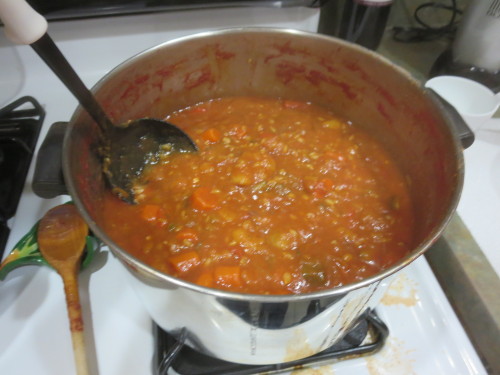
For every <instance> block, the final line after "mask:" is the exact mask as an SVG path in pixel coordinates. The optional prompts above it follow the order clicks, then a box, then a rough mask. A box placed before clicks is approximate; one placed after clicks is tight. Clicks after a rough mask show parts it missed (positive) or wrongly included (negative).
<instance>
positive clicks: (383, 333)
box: [154, 310, 389, 375]
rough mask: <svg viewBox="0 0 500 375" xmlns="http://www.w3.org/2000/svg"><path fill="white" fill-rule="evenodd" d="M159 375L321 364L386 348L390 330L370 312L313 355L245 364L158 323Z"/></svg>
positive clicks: (241, 373) (235, 374)
mask: <svg viewBox="0 0 500 375" xmlns="http://www.w3.org/2000/svg"><path fill="white" fill-rule="evenodd" d="M154 330H155V332H154V333H155V341H156V353H155V369H156V375H167V374H170V373H171V372H170V371H169V370H170V369H172V370H173V371H175V373H177V374H179V375H254V374H264V373H265V374H276V373H280V372H285V371H290V370H296V369H301V368H307V367H312V366H320V365H325V364H328V363H333V362H335V361H339V360H342V359H344V358H346V357H350V356H355V355H363V354H369V353H375V352H377V351H378V350H380V349H381V348H382V346H383V345H384V343H385V340H386V338H387V336H388V334H389V330H388V328H387V326H386V325H385V324H384V322H383V321H381V320H380V318H379V317H378V316H377V314H376V313H375V312H374V311H373V310H371V311H368V312H366V313H365V314H364V315H363V317H362V318H361V319H360V321H359V322H358V323H357V324H356V325H355V326H354V328H353V329H352V330H351V331H350V332H348V333H347V335H345V336H344V338H343V339H342V340H341V341H340V342H338V343H336V344H335V345H333V346H332V347H330V348H328V349H326V350H324V351H322V352H320V353H318V354H316V355H313V356H311V357H308V358H305V359H302V360H298V361H293V362H287V363H280V364H274V365H256V366H254V365H242V364H237V363H231V362H226V361H222V360H219V359H216V358H212V357H210V356H207V355H204V354H201V353H199V352H197V351H195V350H193V349H191V348H190V347H188V346H183V341H184V340H185V333H184V334H183V333H181V335H180V338H179V340H176V339H175V338H174V337H173V336H171V335H169V334H168V333H166V332H165V331H163V330H162V329H161V328H159V327H158V326H156V325H155V327H154Z"/></svg>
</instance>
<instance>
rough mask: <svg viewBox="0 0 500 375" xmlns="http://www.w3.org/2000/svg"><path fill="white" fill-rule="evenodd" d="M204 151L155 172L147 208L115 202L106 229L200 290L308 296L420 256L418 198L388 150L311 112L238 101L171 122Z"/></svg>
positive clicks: (143, 194) (141, 196) (147, 176)
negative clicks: (415, 231) (414, 204)
mask: <svg viewBox="0 0 500 375" xmlns="http://www.w3.org/2000/svg"><path fill="white" fill-rule="evenodd" d="M168 120H169V121H170V122H172V123H174V124H176V125H178V126H179V127H180V128H182V129H183V130H185V131H186V132H187V133H188V134H189V135H190V136H191V137H192V138H193V139H194V141H195V142H196V144H197V145H198V146H199V152H197V153H189V154H172V155H170V156H168V157H166V158H164V159H163V160H162V162H160V163H158V164H156V165H151V166H148V168H147V170H146V171H145V172H144V173H143V176H142V178H141V180H140V181H137V185H136V188H135V189H136V197H137V201H138V204H136V205H129V204H127V203H124V202H122V201H120V200H119V199H118V198H116V197H114V196H112V195H111V194H110V195H109V197H107V199H106V200H105V205H104V215H105V225H104V227H105V230H106V232H107V233H108V234H109V235H110V236H111V238H113V240H114V241H116V243H117V244H119V245H120V246H121V247H123V248H124V249H126V250H127V251H128V252H129V253H130V254H132V255H133V256H135V257H137V258H138V259H140V260H141V261H143V262H144V263H146V264H148V265H150V266H152V267H154V268H156V269H158V270H160V271H163V272H165V273H168V274H170V275H173V276H176V277H179V278H181V279H184V280H187V281H190V282H193V283H197V284H199V285H203V286H207V287H214V288H219V289H224V290H230V291H236V292H243V293H255V294H289V293H307V292H312V291H317V290H321V289H326V288H332V287H335V286H340V285H343V284H347V283H351V282H355V281H358V280H361V279H364V278H366V277H368V276H371V275H374V274H376V273H377V272H379V271H380V270H382V269H384V268H387V267H389V266H391V265H392V264H394V263H395V262H397V261H398V260H399V259H401V258H402V257H403V256H404V255H405V254H407V253H408V252H409V250H410V247H411V237H412V230H411V228H412V213H411V202H410V197H409V192H408V188H407V185H406V182H405V179H404V177H403V175H402V174H401V173H400V171H399V170H398V168H397V166H396V165H395V163H394V162H393V161H392V160H391V158H390V157H389V155H388V153H387V152H385V151H384V149H383V147H382V146H381V145H379V144H378V143H377V142H375V141H374V140H373V139H372V138H370V137H369V136H368V135H367V134H365V133H364V132H362V131H360V130H359V129H358V128H357V127H356V126H354V125H353V124H351V123H349V122H347V121H343V120H341V119H339V118H337V117H336V116H335V115H333V114H332V113H330V112H329V111H328V110H326V109H324V108H321V107H318V106H315V105H313V104H310V103H305V102H295V101H287V100H279V99H267V98H255V97H233V98H224V99H217V100H212V101H208V102H204V103H200V104H198V105H195V106H192V107H189V108H186V109H184V110H181V111H178V112H176V113H173V114H171V115H170V116H169V117H168Z"/></svg>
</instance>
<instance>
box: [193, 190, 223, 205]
mask: <svg viewBox="0 0 500 375" xmlns="http://www.w3.org/2000/svg"><path fill="white" fill-rule="evenodd" d="M218 204H219V196H218V195H217V194H216V193H213V192H212V191H211V190H210V189H209V188H207V187H203V186H202V187H199V188H197V189H196V190H195V191H194V192H193V195H191V205H192V206H193V208H195V209H197V210H200V211H208V210H212V209H214V208H216V207H217V205H218Z"/></svg>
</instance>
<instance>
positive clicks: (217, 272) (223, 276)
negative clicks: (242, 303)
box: [214, 266, 241, 287]
mask: <svg viewBox="0 0 500 375" xmlns="http://www.w3.org/2000/svg"><path fill="white" fill-rule="evenodd" d="M214 278H215V281H216V283H217V284H218V285H220V286H225V287H239V286H241V268H240V266H218V267H215V269H214Z"/></svg>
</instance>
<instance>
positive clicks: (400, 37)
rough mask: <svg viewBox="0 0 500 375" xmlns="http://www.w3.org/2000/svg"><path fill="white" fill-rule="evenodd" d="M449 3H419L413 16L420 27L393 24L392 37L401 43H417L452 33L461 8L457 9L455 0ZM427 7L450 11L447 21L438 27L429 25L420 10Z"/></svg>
mask: <svg viewBox="0 0 500 375" xmlns="http://www.w3.org/2000/svg"><path fill="white" fill-rule="evenodd" d="M450 3H451V5H445V4H441V3H438V2H435V1H432V2H428V3H424V4H421V5H419V6H418V7H417V8H416V9H415V11H414V13H413V17H414V18H415V21H416V22H417V23H418V24H419V25H420V27H402V26H395V27H393V28H392V31H393V39H394V40H396V41H398V42H402V43H417V42H426V41H430V40H435V39H438V38H441V37H443V36H447V35H454V33H455V31H456V28H457V24H458V20H457V18H458V16H459V15H462V13H463V12H462V10H460V9H458V6H457V1H456V0H450ZM427 8H434V9H444V10H447V11H450V12H451V15H450V19H449V21H448V22H447V23H446V24H445V25H444V26H440V27H433V26H430V25H429V24H428V23H427V22H426V21H425V20H424V18H423V16H422V10H424V9H427Z"/></svg>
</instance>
